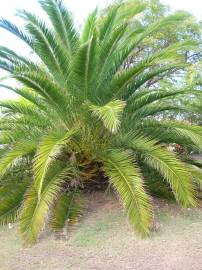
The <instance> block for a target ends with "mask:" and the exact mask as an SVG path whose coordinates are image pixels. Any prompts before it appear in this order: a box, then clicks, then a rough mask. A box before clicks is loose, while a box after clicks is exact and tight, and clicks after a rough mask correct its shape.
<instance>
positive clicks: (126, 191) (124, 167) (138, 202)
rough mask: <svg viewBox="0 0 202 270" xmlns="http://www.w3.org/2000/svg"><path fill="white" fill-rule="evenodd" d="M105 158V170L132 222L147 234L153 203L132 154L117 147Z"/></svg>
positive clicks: (136, 228)
mask: <svg viewBox="0 0 202 270" xmlns="http://www.w3.org/2000/svg"><path fill="white" fill-rule="evenodd" d="M103 160H104V171H105V173H106V174H107V175H108V176H109V177H110V181H111V183H112V185H113V186H114V188H115V189H116V190H117V191H118V194H119V196H120V198H121V201H122V202H123V205H124V207H125V208H126V211H127V215H128V219H129V221H130V223H131V224H132V226H133V228H134V229H135V230H137V231H138V232H139V233H141V234H142V235H144V234H147V233H148V232H149V229H150V226H151V220H152V212H151V204H150V202H149V197H148V195H147V194H146V192H145V189H144V185H143V183H142V179H141V174H140V172H139V170H138V169H137V167H136V166H135V164H134V162H133V160H132V158H131V156H130V155H129V154H127V153H126V152H124V151H121V150H116V149H115V150H112V151H110V152H108V153H106V155H105V156H104V157H103Z"/></svg>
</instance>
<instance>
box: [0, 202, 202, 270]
mask: <svg viewBox="0 0 202 270" xmlns="http://www.w3.org/2000/svg"><path fill="white" fill-rule="evenodd" d="M96 208H97V210H96V211H95V209H96ZM155 212H156V222H157V224H158V230H157V231H155V232H153V233H152V235H151V236H150V237H149V238H146V239H140V238H138V237H137V236H135V235H134V234H133V232H132V230H131V229H130V226H129V225H128V223H127V221H126V219H125V217H124V213H123V211H122V209H121V208H120V207H119V206H118V204H117V202H116V201H114V199H111V198H105V199H103V198H94V200H92V207H91V208H90V209H89V212H88V214H87V216H86V217H84V218H83V220H82V221H81V224H80V225H79V226H78V227H77V228H75V229H74V231H72V232H71V235H68V240H65V239H63V240H60V239H56V237H55V236H53V235H48V234H45V235H43V236H42V237H41V240H40V242H39V243H38V244H37V245H35V246H33V247H31V248H25V247H23V246H22V243H21V241H20V239H19V235H18V234H17V229H16V228H13V229H11V230H9V229H8V228H7V227H4V228H1V229H0V242H1V247H2V248H1V249H0V269H1V270H7V269H9V270H35V269H43V270H53V269H54V270H67V269H78V270H79V269H81V270H88V269H93V270H97V269H109V270H111V269H137V270H139V269H141V270H146V269H147V270H154V269H155V270H156V269H166V270H168V269H169V270H170V269H173V270H174V269H182V270H191V269H193V270H196V269H201V268H200V267H201V265H202V256H201V255H202V209H200V208H198V209H195V210H194V209H190V210H186V211H181V210H180V209H179V208H178V207H177V206H176V205H175V204H173V203H169V204H168V203H167V202H163V201H158V202H156V203H155Z"/></svg>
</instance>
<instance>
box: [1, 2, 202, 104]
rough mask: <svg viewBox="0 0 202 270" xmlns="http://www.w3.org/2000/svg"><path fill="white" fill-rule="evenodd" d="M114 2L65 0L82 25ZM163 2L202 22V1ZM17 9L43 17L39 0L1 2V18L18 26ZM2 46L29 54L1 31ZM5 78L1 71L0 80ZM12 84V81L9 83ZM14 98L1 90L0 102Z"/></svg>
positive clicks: (19, 24) (8, 92) (20, 43)
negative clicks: (95, 11)
mask: <svg viewBox="0 0 202 270" xmlns="http://www.w3.org/2000/svg"><path fill="white" fill-rule="evenodd" d="M112 1H113V0H63V2H64V3H65V4H66V5H67V7H68V8H69V9H70V10H71V11H72V12H73V14H74V17H75V20H76V21H77V22H78V23H80V24H81V23H82V22H83V20H84V18H85V17H86V16H87V15H88V13H89V12H90V11H91V10H93V9H94V8H95V7H96V6H104V5H106V4H107V3H110V2H112ZM162 2H164V3H166V4H168V5H170V6H171V8H172V9H173V10H176V9H184V10H187V11H189V12H191V13H193V14H194V15H195V16H196V17H197V18H198V19H200V20H202V0H162ZM16 9H26V10H29V11H31V12H32V13H35V14H37V15H38V16H39V17H41V16H43V13H42V12H41V10H40V8H39V5H38V4H37V0H0V17H3V18H6V19H8V20H10V21H12V22H14V23H15V24H17V25H18V26H21V25H22V21H21V20H20V19H19V18H16V17H15V13H16ZM0 45H3V46H7V47H9V48H11V49H13V50H15V51H17V52H19V53H20V54H28V53H29V50H28V48H27V47H26V46H25V45H24V43H22V42H21V41H18V39H17V38H15V37H13V36H12V35H11V34H9V33H7V32H6V31H5V30H2V29H0ZM3 76H5V73H3V72H2V71H1V70H0V78H1V77H3ZM9 83H10V84H11V81H10V82H9ZM7 98H14V94H13V93H12V92H10V91H8V90H5V89H3V88H0V100H1V99H7Z"/></svg>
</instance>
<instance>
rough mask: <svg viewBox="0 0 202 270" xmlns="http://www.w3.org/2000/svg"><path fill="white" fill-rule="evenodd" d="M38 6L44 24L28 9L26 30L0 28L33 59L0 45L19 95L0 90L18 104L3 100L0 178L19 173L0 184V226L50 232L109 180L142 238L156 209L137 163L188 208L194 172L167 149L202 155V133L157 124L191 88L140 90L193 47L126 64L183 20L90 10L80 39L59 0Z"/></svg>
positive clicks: (30, 236) (33, 236) (127, 7)
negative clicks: (87, 192) (144, 19)
mask: <svg viewBox="0 0 202 270" xmlns="http://www.w3.org/2000/svg"><path fill="white" fill-rule="evenodd" d="M39 3H40V5H41V7H42V9H43V10H44V11H45V12H46V14H47V15H48V17H49V19H50V25H51V26H50V27H49V26H47V25H46V23H44V22H43V21H41V20H40V19H39V18H37V17H36V16H35V15H33V14H31V13H29V12H27V11H24V10H23V11H21V12H19V15H20V16H21V18H23V19H24V20H25V29H24V30H23V31H22V30H20V29H18V27H17V26H16V25H14V24H12V23H11V22H9V21H7V20H3V19H2V20H1V22H0V26H1V27H2V28H4V29H6V30H7V31H9V32H11V33H12V34H14V35H16V36H17V37H18V38H20V39H21V40H23V41H24V42H25V43H26V44H27V45H28V46H29V47H30V48H31V50H32V52H33V53H34V55H36V56H37V57H35V61H33V60H31V59H29V58H27V57H26V56H24V55H19V54H16V53H15V52H14V51H12V50H10V49H8V48H7V47H2V46H1V47H0V67H1V68H2V69H3V70H6V71H7V72H8V73H9V74H10V76H11V77H12V78H14V79H16V80H17V81H18V82H20V83H21V86H20V87H19V88H12V87H9V86H7V85H3V84H1V86H2V87H5V88H9V89H10V90H12V91H14V92H15V93H17V94H18V95H20V96H21V99H19V100H15V101H4V102H3V101H2V102H1V107H2V117H1V122H0V123H1V132H0V144H1V145H2V146H3V147H2V149H1V153H0V154H1V159H0V173H1V178H2V179H8V178H9V179H11V180H12V177H11V176H12V175H13V171H14V170H18V169H19V170H20V171H21V174H20V175H21V177H22V178H21V177H19V175H18V177H19V179H17V180H18V181H15V182H12V181H7V180H4V182H1V183H2V184H1V189H0V194H1V199H0V221H1V223H5V222H10V221H15V220H18V222H19V226H20V232H21V234H22V236H23V238H24V240H25V242H26V243H34V242H36V241H37V239H38V236H39V233H40V232H41V230H42V229H43V227H44V224H45V223H48V224H49V225H50V226H51V227H52V228H54V229H58V228H62V227H64V226H65V224H67V223H68V222H69V223H73V222H74V221H75V220H76V219H77V217H78V216H79V215H80V212H81V209H82V201H81V199H80V198H81V197H80V193H81V192H82V187H83V186H85V185H86V183H87V182H89V181H90V180H91V179H92V178H93V177H95V176H96V175H105V177H107V178H108V181H109V183H110V185H112V186H113V188H114V190H116V191H117V193H118V196H119V197H120V200H121V201H122V203H123V205H124V207H125V209H126V211H127V215H128V219H129V221H130V223H131V224H132V226H133V227H134V229H136V230H137V231H138V232H139V233H141V234H142V235H145V234H148V233H149V230H150V228H151V221H152V207H151V202H150V197H149V195H148V194H147V191H146V188H145V186H144V182H143V179H142V176H141V164H147V165H148V166H149V167H150V168H152V169H153V170H155V171H158V173H160V174H161V176H162V179H165V180H166V181H167V182H168V183H169V185H170V186H171V188H172V190H173V193H174V195H175V197H176V200H177V201H178V202H179V203H180V204H181V205H183V206H185V207H186V206H194V205H195V204H196V202H195V191H194V184H193V181H192V176H193V175H195V176H196V175H197V177H198V178H201V176H200V173H198V171H197V168H196V167H193V166H192V167H191V165H189V164H185V163H184V162H183V161H181V160H180V157H177V156H175V155H174V154H173V153H172V152H170V151H169V150H167V148H166V143H171V142H180V143H181V144H182V145H184V146H186V145H192V146H193V147H196V148H198V149H201V148H202V139H201V134H202V129H201V127H198V126H192V125H188V124H183V123H180V122H177V121H172V122H171V121H164V122H161V121H159V117H158V115H159V114H162V113H163V112H164V111H168V110H174V111H181V110H182V111H184V110H186V108H184V107H181V106H180V105H179V104H178V102H177V98H178V96H182V95H189V94H190V90H189V89H183V90H179V91H173V90H170V89H160V88H157V89H156V88H153V89H147V88H144V85H145V84H146V82H147V81H148V80H151V79H152V78H155V77H156V76H158V75H160V74H161V75H162V76H164V75H165V74H167V72H174V71H175V70H176V69H179V68H184V67H186V66H187V65H188V64H187V62H186V60H185V58H184V52H185V51H189V50H195V49H196V47H197V44H195V43H194V42H192V41H183V42H178V43H174V44H171V45H169V46H168V47H166V48H165V49H162V50H160V51H158V52H156V53H154V54H152V55H146V56H145V58H142V59H141V60H139V61H137V62H134V63H133V64H131V65H129V66H128V67H127V68H126V69H124V68H123V67H124V63H125V62H126V61H127V59H128V58H129V57H130V56H131V55H132V54H133V55H134V52H135V50H136V48H137V47H138V45H139V44H141V43H142V42H144V40H145V39H147V38H148V37H149V36H151V35H152V34H153V33H156V32H157V31H159V30H160V29H162V28H163V27H164V26H165V25H173V26H175V27H177V25H178V24H180V22H181V21H182V20H185V19H187V15H186V16H185V15H184V14H183V13H182V12H180V13H175V14H174V15H170V16H168V17H166V18H164V19H162V20H160V21H158V22H156V23H153V24H151V25H150V26H149V27H148V26H147V27H145V28H144V27H142V26H141V27H139V28H138V25H137V24H136V20H135V18H136V15H139V14H140V13H141V12H142V11H143V10H144V9H145V8H146V7H145V6H144V5H137V4H135V3H134V2H131V1H125V2H122V3H121V4H120V3H115V4H113V5H112V6H109V7H108V9H106V10H105V11H104V12H99V11H98V10H97V9H96V10H94V11H93V12H92V13H91V14H90V15H89V16H88V18H87V19H86V22H85V25H84V27H83V29H82V31H81V33H80V31H78V30H77V29H76V27H75V26H74V24H73V19H72V16H71V13H70V12H69V11H68V10H67V9H66V7H65V6H64V5H63V3H62V2H61V1H60V0H40V1H39ZM48 25H49V24H48ZM134 26H135V27H136V28H134ZM197 94H198V93H197V91H196V93H195V92H192V95H197ZM173 99H175V102H173ZM139 161H141V162H139ZM30 172H31V173H30ZM10 177H11V178H10ZM24 178H25V179H24ZM100 181H102V178H101V179H100Z"/></svg>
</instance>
